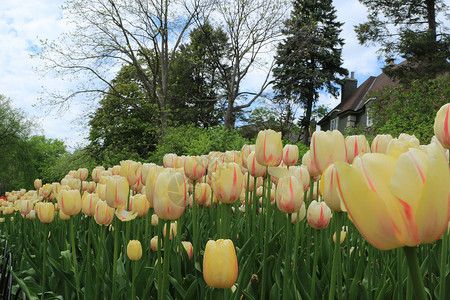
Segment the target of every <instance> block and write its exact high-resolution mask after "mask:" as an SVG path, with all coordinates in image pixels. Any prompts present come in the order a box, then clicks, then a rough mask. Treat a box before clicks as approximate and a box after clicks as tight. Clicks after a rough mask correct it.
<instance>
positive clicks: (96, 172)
mask: <svg viewBox="0 0 450 300" xmlns="http://www.w3.org/2000/svg"><path fill="white" fill-rule="evenodd" d="M104 170H105V168H104V167H102V166H99V167H95V168H94V169H93V170H92V173H91V176H92V180H93V181H94V182H97V183H98V182H99V181H100V173H101V172H103V171H104Z"/></svg>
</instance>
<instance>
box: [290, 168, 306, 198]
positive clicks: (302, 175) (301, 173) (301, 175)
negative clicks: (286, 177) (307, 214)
mask: <svg viewBox="0 0 450 300" xmlns="http://www.w3.org/2000/svg"><path fill="white" fill-rule="evenodd" d="M289 172H290V173H291V174H292V175H293V176H295V177H297V178H298V179H299V181H300V182H301V183H302V184H303V191H305V192H306V191H307V190H308V188H309V182H310V180H311V179H310V176H309V172H308V169H307V168H306V167H305V166H292V167H290V168H289Z"/></svg>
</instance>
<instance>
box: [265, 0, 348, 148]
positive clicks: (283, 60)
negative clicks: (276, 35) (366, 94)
mask: <svg viewBox="0 0 450 300" xmlns="http://www.w3.org/2000/svg"><path fill="white" fill-rule="evenodd" d="M341 26H342V23H340V22H337V21H336V10H335V9H334V8H333V6H332V0H305V1H299V0H295V1H294V2H293V10H292V12H291V16H290V18H289V19H288V20H287V21H286V22H285V23H284V29H283V34H284V35H285V36H286V37H285V39H284V40H283V41H282V42H281V43H280V44H279V45H278V48H277V54H276V57H275V61H276V66H275V67H274V70H273V76H274V90H275V92H276V93H277V95H276V97H275V100H276V101H279V102H280V103H287V102H289V101H293V102H294V103H300V104H301V105H302V106H303V108H304V110H305V113H304V117H303V123H302V124H301V125H302V127H303V136H302V142H303V143H305V144H307V143H308V138H309V125H310V122H311V114H312V109H313V104H314V103H315V102H317V100H318V98H319V92H320V91H321V90H326V91H327V92H329V93H330V94H332V95H335V96H337V94H338V92H339V89H338V88H337V87H336V85H335V84H336V83H341V79H340V77H342V76H344V75H347V74H348V71H347V70H346V69H344V68H343V67H342V57H341V56H342V46H343V44H344V42H343V39H341V38H340V37H339V34H340V32H341V29H340V27H341Z"/></svg>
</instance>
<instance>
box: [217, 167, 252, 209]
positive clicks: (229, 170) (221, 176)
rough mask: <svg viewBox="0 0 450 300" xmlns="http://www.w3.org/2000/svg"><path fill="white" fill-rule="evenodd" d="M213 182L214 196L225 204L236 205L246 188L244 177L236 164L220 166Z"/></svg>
mask: <svg viewBox="0 0 450 300" xmlns="http://www.w3.org/2000/svg"><path fill="white" fill-rule="evenodd" d="M212 181H213V186H212V188H213V191H214V194H215V195H216V197H217V199H218V200H219V201H221V202H223V203H234V202H235V201H236V200H237V199H238V198H239V196H240V195H241V191H242V188H243V186H244V176H243V175H242V172H241V169H240V168H239V165H237V164H236V163H223V164H221V165H219V167H218V169H217V172H215V173H214V176H213V178H212Z"/></svg>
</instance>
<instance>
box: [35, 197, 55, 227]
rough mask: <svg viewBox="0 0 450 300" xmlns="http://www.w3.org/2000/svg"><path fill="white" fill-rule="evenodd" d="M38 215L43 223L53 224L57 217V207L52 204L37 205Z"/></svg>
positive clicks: (41, 203) (42, 203)
mask: <svg viewBox="0 0 450 300" xmlns="http://www.w3.org/2000/svg"><path fill="white" fill-rule="evenodd" d="M36 209H37V214H38V217H39V220H40V221H41V222H42V223H51V222H52V221H53V218H54V217H55V206H54V205H53V203H50V202H40V203H39V205H37V208H36Z"/></svg>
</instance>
